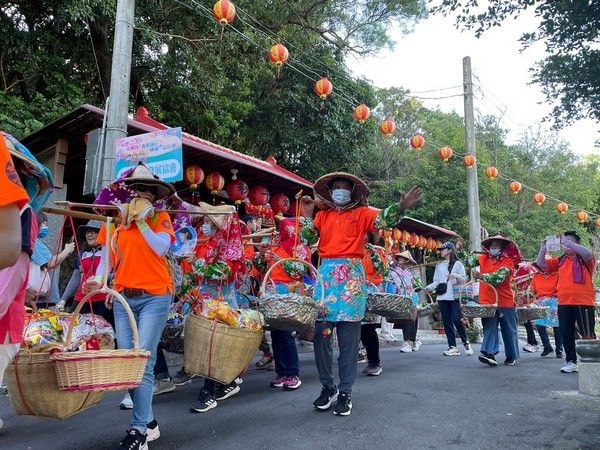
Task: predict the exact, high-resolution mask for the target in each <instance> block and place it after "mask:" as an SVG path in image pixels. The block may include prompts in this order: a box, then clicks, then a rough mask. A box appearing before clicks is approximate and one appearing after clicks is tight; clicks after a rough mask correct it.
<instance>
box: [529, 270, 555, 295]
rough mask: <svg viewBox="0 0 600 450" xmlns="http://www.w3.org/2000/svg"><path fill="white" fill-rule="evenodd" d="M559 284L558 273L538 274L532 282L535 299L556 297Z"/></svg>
mask: <svg viewBox="0 0 600 450" xmlns="http://www.w3.org/2000/svg"><path fill="white" fill-rule="evenodd" d="M557 283H558V272H551V273H536V274H535V275H534V276H533V278H532V280H531V285H530V286H531V289H533V292H534V293H535V298H542V297H556V285H557Z"/></svg>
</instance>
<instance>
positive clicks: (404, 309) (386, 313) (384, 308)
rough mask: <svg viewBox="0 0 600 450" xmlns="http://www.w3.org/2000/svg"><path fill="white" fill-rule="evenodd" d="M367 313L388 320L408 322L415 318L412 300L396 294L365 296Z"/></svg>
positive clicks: (371, 294)
mask: <svg viewBox="0 0 600 450" xmlns="http://www.w3.org/2000/svg"><path fill="white" fill-rule="evenodd" d="M367 311H368V312H370V313H373V314H377V315H379V316H383V317H385V318H386V319H388V320H393V319H398V320H410V319H413V320H414V319H415V318H416V312H417V311H416V308H415V306H414V305H413V302H412V299H410V298H408V297H405V296H403V295H398V294H388V293H385V292H370V293H369V294H367Z"/></svg>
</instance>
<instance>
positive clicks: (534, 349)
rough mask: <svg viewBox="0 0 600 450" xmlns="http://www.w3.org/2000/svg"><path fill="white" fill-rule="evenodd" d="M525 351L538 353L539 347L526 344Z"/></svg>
mask: <svg viewBox="0 0 600 450" xmlns="http://www.w3.org/2000/svg"><path fill="white" fill-rule="evenodd" d="M523 351H525V352H527V353H535V352H537V351H538V346H537V345H531V344H526V345H524V346H523Z"/></svg>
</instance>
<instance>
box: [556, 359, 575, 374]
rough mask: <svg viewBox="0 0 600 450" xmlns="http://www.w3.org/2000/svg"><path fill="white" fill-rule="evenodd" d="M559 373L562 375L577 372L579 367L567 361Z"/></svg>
mask: <svg viewBox="0 0 600 450" xmlns="http://www.w3.org/2000/svg"><path fill="white" fill-rule="evenodd" d="M560 371H561V372H562V373H574V372H579V367H577V364H576V363H574V362H571V361H569V362H568V363H567V364H566V365H565V366H563V367H561V369H560Z"/></svg>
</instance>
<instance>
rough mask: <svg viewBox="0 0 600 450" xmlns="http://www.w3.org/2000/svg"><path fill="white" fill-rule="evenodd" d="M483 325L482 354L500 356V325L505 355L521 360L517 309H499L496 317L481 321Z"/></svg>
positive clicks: (485, 318)
mask: <svg viewBox="0 0 600 450" xmlns="http://www.w3.org/2000/svg"><path fill="white" fill-rule="evenodd" d="M481 323H482V325H483V342H482V344H481V352H482V353H491V354H492V355H496V354H498V352H499V351H500V339H499V337H498V325H500V331H501V332H502V340H503V341H504V353H505V354H506V357H507V358H513V359H518V358H519V334H518V331H517V325H518V324H517V310H516V309H515V308H498V310H497V311H496V314H495V315H494V317H484V318H482V319H481Z"/></svg>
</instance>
